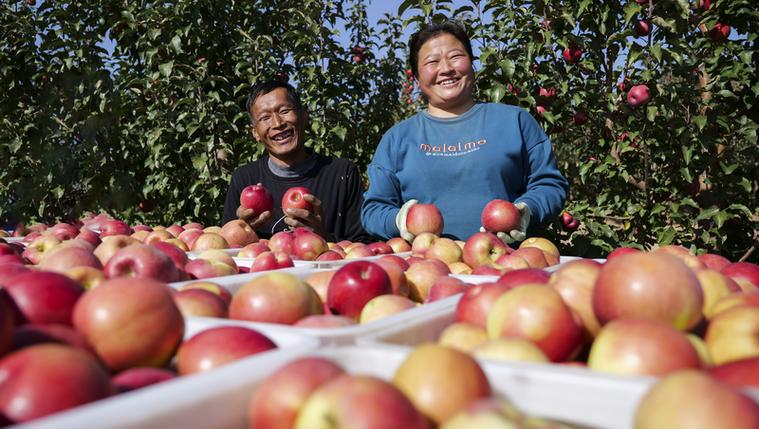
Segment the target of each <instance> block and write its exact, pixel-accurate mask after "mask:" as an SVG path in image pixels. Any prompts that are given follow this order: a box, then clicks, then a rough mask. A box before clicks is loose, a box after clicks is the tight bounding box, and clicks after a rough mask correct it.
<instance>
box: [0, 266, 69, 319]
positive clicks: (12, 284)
mask: <svg viewBox="0 0 759 429" xmlns="http://www.w3.org/2000/svg"><path fill="white" fill-rule="evenodd" d="M5 290H6V291H7V292H8V294H9V295H10V296H11V298H13V302H14V303H15V308H16V309H17V310H18V313H17V317H19V318H20V319H19V320H18V321H19V322H20V323H60V324H64V325H71V315H72V311H74V306H75V305H76V302H77V301H78V300H79V298H80V297H81V296H82V294H83V293H84V288H83V287H82V286H81V285H80V284H78V283H76V282H75V281H73V280H71V279H70V278H68V277H66V276H64V275H63V274H58V273H52V272H45V271H28V272H25V273H21V274H19V275H17V276H15V277H13V278H11V279H10V280H8V281H7V282H6V284H5Z"/></svg>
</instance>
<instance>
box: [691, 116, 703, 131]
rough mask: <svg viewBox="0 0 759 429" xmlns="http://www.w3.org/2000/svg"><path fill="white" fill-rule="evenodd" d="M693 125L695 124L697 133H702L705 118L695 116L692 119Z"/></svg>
mask: <svg viewBox="0 0 759 429" xmlns="http://www.w3.org/2000/svg"><path fill="white" fill-rule="evenodd" d="M693 123H694V124H696V126H697V127H698V130H699V131H703V130H704V127H705V126H706V116H704V115H697V116H694V117H693Z"/></svg>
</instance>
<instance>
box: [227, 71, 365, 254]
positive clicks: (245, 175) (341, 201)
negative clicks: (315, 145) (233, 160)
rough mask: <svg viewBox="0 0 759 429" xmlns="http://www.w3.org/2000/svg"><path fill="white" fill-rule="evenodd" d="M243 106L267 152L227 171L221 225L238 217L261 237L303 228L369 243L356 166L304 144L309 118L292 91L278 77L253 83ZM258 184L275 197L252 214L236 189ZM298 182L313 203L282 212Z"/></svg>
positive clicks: (336, 238)
mask: <svg viewBox="0 0 759 429" xmlns="http://www.w3.org/2000/svg"><path fill="white" fill-rule="evenodd" d="M247 110H248V114H249V115H250V120H251V123H252V133H253V137H254V138H255V139H256V141H258V142H259V143H261V144H263V145H264V147H265V148H266V155H264V156H262V157H261V158H259V159H257V160H255V161H253V162H251V163H249V164H247V165H244V166H242V167H240V168H238V169H237V170H235V172H234V173H232V180H231V181H230V184H229V189H228V190H227V198H226V201H225V203H224V213H223V216H222V224H224V223H226V222H229V221H230V220H233V219H235V218H240V219H242V220H244V221H246V222H248V223H249V224H250V225H251V226H252V227H253V229H255V230H256V232H257V233H258V234H259V236H260V237H262V238H265V237H270V236H271V235H272V234H273V233H275V232H278V231H282V230H285V229H287V228H288V227H292V228H294V227H300V226H303V227H309V228H311V229H313V230H314V232H316V233H318V234H319V235H321V236H322V237H324V238H325V239H326V240H327V241H333V242H337V241H340V240H350V241H364V242H366V241H370V237H369V235H368V234H367V233H366V232H365V231H364V229H363V228H362V227H361V222H360V211H361V199H362V194H363V189H362V187H361V177H360V174H359V172H358V169H357V168H356V166H355V165H353V163H352V162H350V161H348V160H345V159H341V158H333V157H329V156H324V155H320V154H318V153H315V152H314V151H312V150H311V149H308V148H306V146H305V128H306V122H307V119H308V117H307V113H306V111H305V110H304V109H303V105H302V104H301V101H300V97H298V94H297V93H296V92H295V89H294V88H293V87H292V86H291V85H289V84H288V83H285V82H281V81H277V80H271V81H266V82H262V83H258V84H256V85H255V86H254V87H253V89H252V90H251V93H250V95H249V96H248V104H247ZM258 183H260V184H262V185H263V186H264V187H266V189H268V190H269V192H270V193H271V194H272V196H273V197H274V210H273V213H272V212H264V213H261V214H260V215H259V216H257V217H254V216H253V212H252V210H250V209H246V208H244V207H242V206H240V193H241V192H242V190H243V188H245V187H246V186H249V185H254V184H258ZM298 186H302V187H305V188H307V189H309V190H310V191H311V192H312V193H313V194H312V195H311V194H307V195H306V196H305V198H304V199H305V200H306V201H308V202H309V203H311V204H312V205H313V207H314V210H313V212H310V211H307V210H303V209H288V212H287V213H283V212H282V207H281V201H282V195H283V194H284V193H285V191H287V189H289V188H292V187H298Z"/></svg>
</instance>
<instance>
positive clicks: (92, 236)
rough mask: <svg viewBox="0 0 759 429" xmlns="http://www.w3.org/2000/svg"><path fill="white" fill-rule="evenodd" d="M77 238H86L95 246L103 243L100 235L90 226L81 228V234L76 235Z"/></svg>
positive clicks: (85, 239)
mask: <svg viewBox="0 0 759 429" xmlns="http://www.w3.org/2000/svg"><path fill="white" fill-rule="evenodd" d="M76 239H77V240H84V241H86V242H88V243H90V244H92V245H93V246H94V247H97V246H98V245H100V243H102V242H103V241H102V240H101V239H100V235H99V234H98V233H97V232H95V231H93V230H91V229H88V228H82V229H80V230H79V234H78V235H77V236H76Z"/></svg>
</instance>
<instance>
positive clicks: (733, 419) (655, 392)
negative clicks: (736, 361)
mask: <svg viewBox="0 0 759 429" xmlns="http://www.w3.org/2000/svg"><path fill="white" fill-rule="evenodd" d="M757 427H759V404H757V403H756V402H755V401H754V400H753V399H751V398H750V397H749V396H747V395H746V394H744V393H742V392H740V391H739V390H737V389H735V388H733V387H732V386H729V385H726V384H723V383H720V382H718V381H717V380H715V379H714V378H712V377H710V376H709V375H707V374H705V373H703V372H701V371H678V372H676V373H674V374H671V375H669V376H667V377H664V378H662V379H661V380H660V381H659V382H658V383H656V384H654V386H653V387H651V389H649V391H648V392H647V393H646V394H645V396H643V399H642V400H641V401H640V403H639V404H638V408H637V410H636V411H635V428H636V429H654V428H689V429H754V428H757Z"/></svg>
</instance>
